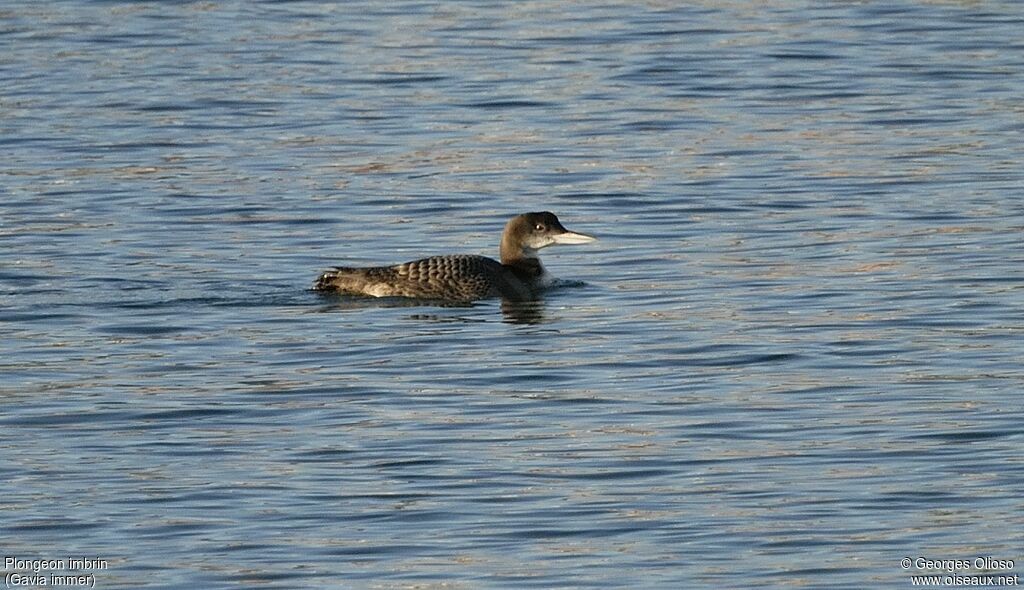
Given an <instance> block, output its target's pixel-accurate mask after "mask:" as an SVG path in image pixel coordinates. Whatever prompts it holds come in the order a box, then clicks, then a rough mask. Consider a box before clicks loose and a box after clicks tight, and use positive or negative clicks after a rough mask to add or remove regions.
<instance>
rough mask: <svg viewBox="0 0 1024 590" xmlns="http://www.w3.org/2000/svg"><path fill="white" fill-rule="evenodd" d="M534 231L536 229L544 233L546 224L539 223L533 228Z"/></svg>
mask: <svg viewBox="0 0 1024 590" xmlns="http://www.w3.org/2000/svg"><path fill="white" fill-rule="evenodd" d="M533 229H535V230H537V231H544V224H543V223H538V224H537V225H535V226H533Z"/></svg>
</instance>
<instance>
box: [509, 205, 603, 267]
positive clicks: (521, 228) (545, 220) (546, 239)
mask: <svg viewBox="0 0 1024 590" xmlns="http://www.w3.org/2000/svg"><path fill="white" fill-rule="evenodd" d="M596 239H597V238H595V237H593V236H588V235H586V234H578V233H576V232H572V231H569V230H567V229H565V226H563V225H562V223H561V222H560V221H558V218H557V217H555V214H554V213H549V212H547V211H544V212H541V213H523V214H522V215H516V216H515V217H513V218H512V219H511V220H510V221H509V222H508V223H507V224H506V225H505V232H504V233H503V234H502V235H501V261H502V263H505V264H509V263H511V262H513V261H515V260H521V259H523V258H537V250H540V249H541V248H546V247H548V246H550V245H552V244H586V243H588V242H593V241H594V240H596Z"/></svg>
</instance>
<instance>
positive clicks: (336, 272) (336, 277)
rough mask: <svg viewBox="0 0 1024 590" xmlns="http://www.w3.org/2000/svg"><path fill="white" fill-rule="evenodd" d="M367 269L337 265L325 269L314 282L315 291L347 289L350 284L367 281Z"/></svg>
mask: <svg viewBox="0 0 1024 590" xmlns="http://www.w3.org/2000/svg"><path fill="white" fill-rule="evenodd" d="M365 276H366V271H365V269H362V268H345V267H337V268H333V269H331V270H328V271H325V272H324V273H323V274H321V275H320V276H319V277H317V278H316V282H314V283H313V290H314V291H347V290H349V289H347V288H346V287H348V286H349V285H350V284H352V286H354V283H357V282H363V281H365V280H366V279H365Z"/></svg>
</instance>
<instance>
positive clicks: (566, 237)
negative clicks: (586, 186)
mask: <svg viewBox="0 0 1024 590" xmlns="http://www.w3.org/2000/svg"><path fill="white" fill-rule="evenodd" d="M595 239H596V238H594V237H592V236H588V235H585V234H578V233H575V232H571V231H569V230H567V229H565V228H564V227H563V226H562V224H561V223H560V222H559V221H558V218H557V217H555V214H554V213H548V212H546V211H545V212H543V213H523V214H522V215H517V216H515V217H513V218H512V219H511V220H510V221H509V222H508V223H507V224H506V225H505V231H504V232H503V233H502V234H501V262H498V261H497V260H494V259H492V258H487V257H486V256H474V255H470V254H456V255H452V256H432V257H430V258H423V259H421V260H414V261H412V262H406V263H405V264H398V265H395V266H378V267H371V268H345V267H337V268H335V269H333V270H329V271H327V272H325V273H323V274H322V275H320V277H319V278H317V280H316V284H315V285H314V286H313V288H314V289H316V290H317V291H327V292H336V293H348V294H354V295H371V296H373V297H415V298H419V299H438V300H448V301H473V300H476V299H483V298H485V297H503V298H505V299H511V300H516V301H522V300H529V299H533V298H535V297H536V296H537V294H538V293H539V292H540V291H541V290H543V289H544V288H545V287H546V286H547V285H548V284H549V283H550V277H549V276H548V274H547V272H546V271H545V270H544V267H543V266H541V263H540V258H538V257H537V251H538V250H540V249H541V248H544V247H546V246H550V245H552V244H586V243H587V242H593V241H594V240H595Z"/></svg>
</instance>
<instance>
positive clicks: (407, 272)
mask: <svg viewBox="0 0 1024 590" xmlns="http://www.w3.org/2000/svg"><path fill="white" fill-rule="evenodd" d="M314 288H315V289H316V290H318V291H333V292H338V293H348V294H353V295H370V296H373V297H415V298H419V299H443V300H451V301H473V300H476V299H484V298H487V297H496V296H501V297H505V298H507V299H515V300H521V299H528V298H530V297H532V296H533V295H534V293H533V292H532V290H531V289H529V288H528V287H527V285H526V282H524V281H523V280H521V279H520V278H519V277H517V276H516V273H515V272H514V271H512V270H510V269H508V268H506V267H505V266H503V265H502V264H501V263H500V262H498V261H497V260H493V259H491V258H487V257H486V256H473V255H467V254H458V255H453V256H432V257H430V258H422V259H420V260H414V261H412V262H406V263H404V264H397V265H395V266H377V267H370V268H345V267H337V268H335V269H333V270H329V271H327V272H325V273H323V274H322V275H320V277H319V278H318V279H317V280H316V284H315V285H314Z"/></svg>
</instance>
